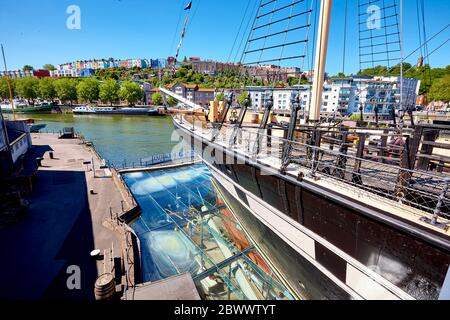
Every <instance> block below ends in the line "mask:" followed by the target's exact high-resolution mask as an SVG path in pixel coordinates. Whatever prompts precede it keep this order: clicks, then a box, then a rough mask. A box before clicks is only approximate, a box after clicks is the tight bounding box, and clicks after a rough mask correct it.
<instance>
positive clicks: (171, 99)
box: [167, 96, 178, 107]
mask: <svg viewBox="0 0 450 320" xmlns="http://www.w3.org/2000/svg"><path fill="white" fill-rule="evenodd" d="M167 104H168V105H169V107H175V106H176V105H177V104H178V100H177V99H175V98H174V97H172V96H169V98H167Z"/></svg>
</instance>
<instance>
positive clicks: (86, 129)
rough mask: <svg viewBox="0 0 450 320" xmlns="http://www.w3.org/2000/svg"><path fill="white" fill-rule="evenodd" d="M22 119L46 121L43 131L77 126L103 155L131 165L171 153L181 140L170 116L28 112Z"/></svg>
mask: <svg viewBox="0 0 450 320" xmlns="http://www.w3.org/2000/svg"><path fill="white" fill-rule="evenodd" d="M17 118H18V119H34V120H35V123H45V124H46V125H47V126H46V128H45V129H43V130H42V132H46V131H50V132H52V131H60V130H62V129H63V128H64V127H73V128H74V129H75V131H76V132H79V133H81V134H82V135H83V136H84V137H85V138H86V140H89V141H92V142H93V143H94V145H95V148H96V150H97V151H98V152H99V153H100V155H101V156H102V157H103V158H104V159H106V160H109V161H110V162H111V163H114V164H115V165H117V166H121V165H122V164H123V163H124V162H126V165H127V166H131V165H132V163H133V162H134V163H135V164H136V165H138V164H139V163H140V159H145V158H148V157H149V156H151V155H154V154H161V153H169V152H171V151H172V148H173V147H174V146H175V145H176V144H177V142H178V138H177V136H176V135H175V134H173V132H174V127H173V125H172V120H171V118H170V117H150V116H124V115H73V114H36V115H33V114H26V115H20V116H19V115H18V116H17ZM172 136H174V137H175V138H172Z"/></svg>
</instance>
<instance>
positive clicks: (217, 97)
mask: <svg viewBox="0 0 450 320" xmlns="http://www.w3.org/2000/svg"><path fill="white" fill-rule="evenodd" d="M215 99H216V100H217V101H224V100H225V94H224V93H223V92H220V93H218V94H216V98H215Z"/></svg>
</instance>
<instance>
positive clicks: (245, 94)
mask: <svg viewBox="0 0 450 320" xmlns="http://www.w3.org/2000/svg"><path fill="white" fill-rule="evenodd" d="M247 97H248V98H249V100H250V104H249V105H250V106H251V105H252V98H250V97H249V95H248V92H247V91H244V92H242V93H241V95H240V96H239V98H238V101H239V104H240V105H241V106H242V105H244V100H245V99H246V98H247Z"/></svg>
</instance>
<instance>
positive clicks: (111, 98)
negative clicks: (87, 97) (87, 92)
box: [99, 79, 120, 106]
mask: <svg viewBox="0 0 450 320" xmlns="http://www.w3.org/2000/svg"><path fill="white" fill-rule="evenodd" d="M99 90H100V93H99V96H100V100H102V101H104V102H109V103H110V104H111V106H112V104H113V102H116V101H118V100H119V90H120V85H119V84H118V83H117V81H116V80H113V79H109V80H106V81H104V82H103V83H102V84H101V85H100V87H99Z"/></svg>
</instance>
